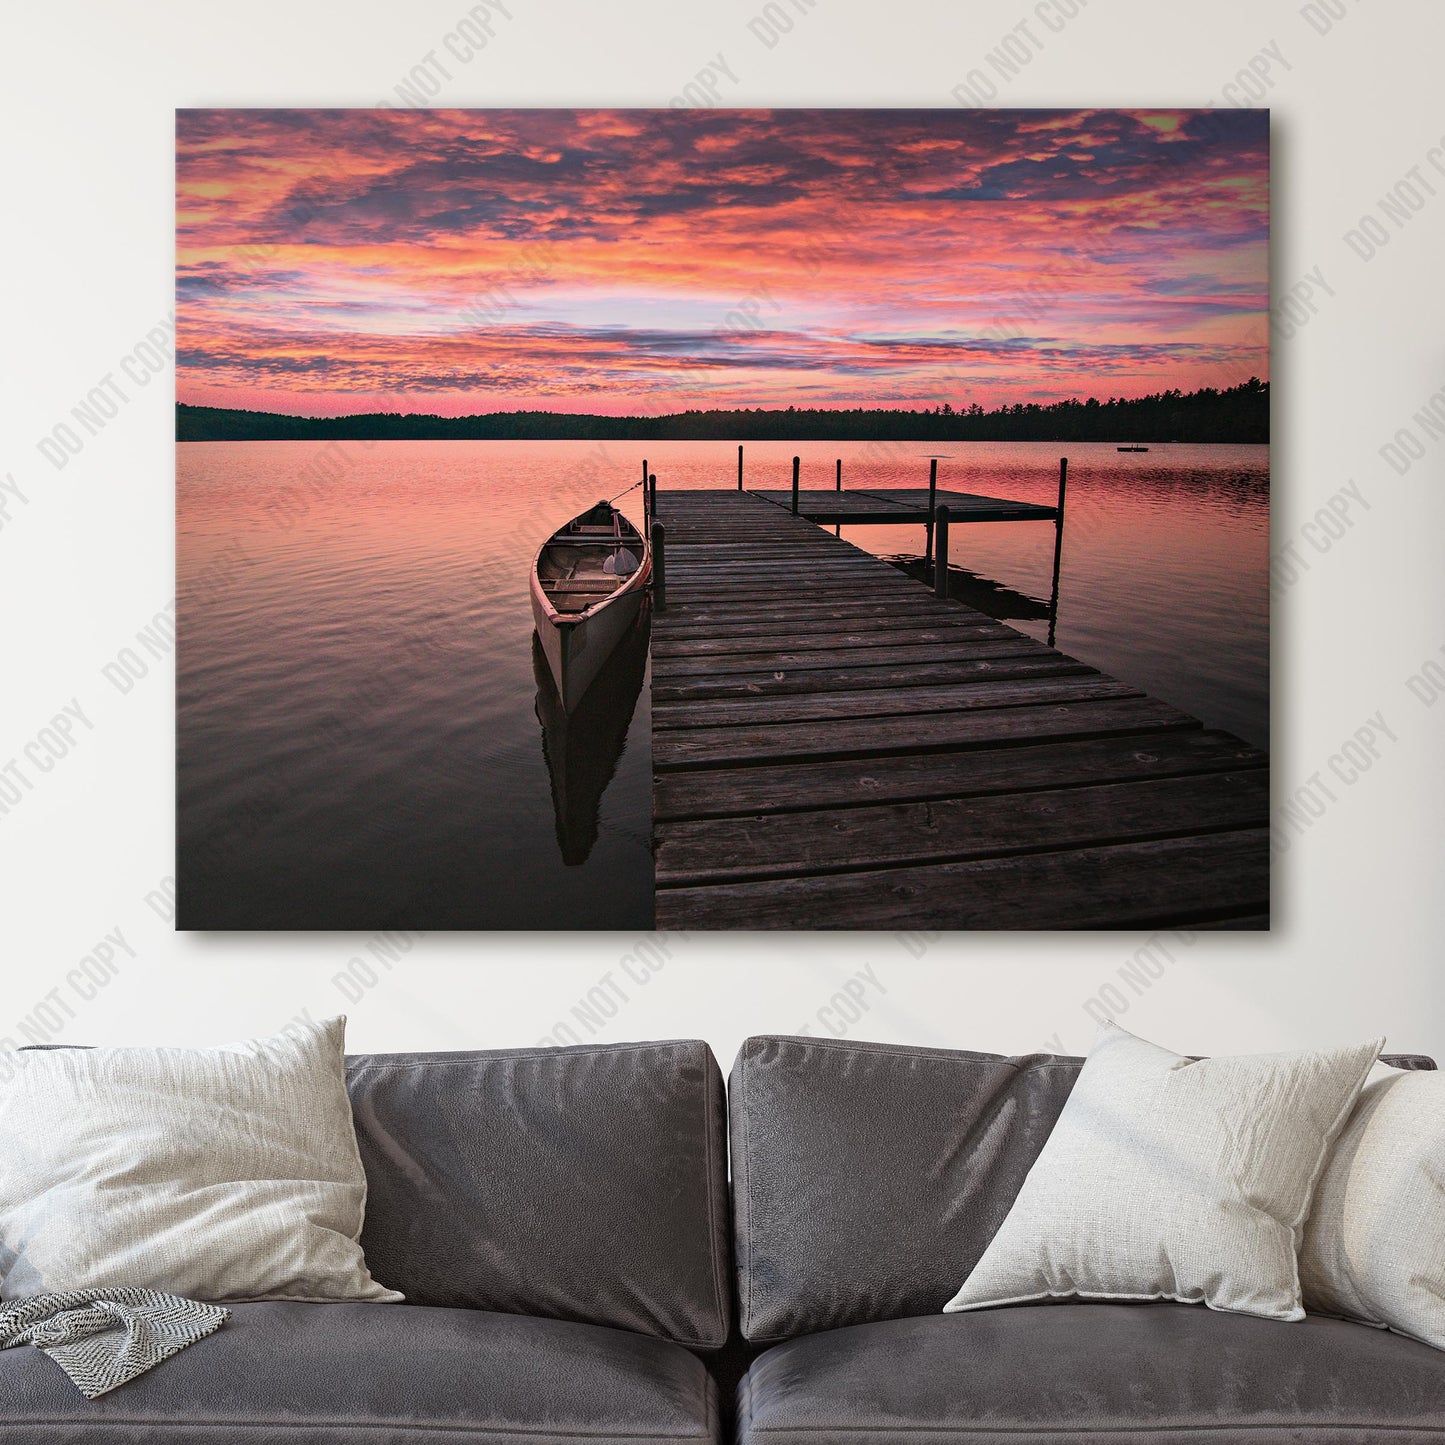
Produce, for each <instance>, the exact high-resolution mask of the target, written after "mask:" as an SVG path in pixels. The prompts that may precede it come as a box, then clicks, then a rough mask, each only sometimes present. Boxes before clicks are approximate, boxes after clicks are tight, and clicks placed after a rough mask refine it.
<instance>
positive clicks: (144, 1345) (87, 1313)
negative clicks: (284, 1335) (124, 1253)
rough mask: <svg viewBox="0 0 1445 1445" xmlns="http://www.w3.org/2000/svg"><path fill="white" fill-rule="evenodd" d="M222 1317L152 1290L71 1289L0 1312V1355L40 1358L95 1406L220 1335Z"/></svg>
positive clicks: (214, 1308)
mask: <svg viewBox="0 0 1445 1445" xmlns="http://www.w3.org/2000/svg"><path fill="white" fill-rule="evenodd" d="M230 1317H231V1312H230V1310H226V1309H222V1308H221V1307H220V1306H219V1305H207V1304H201V1303H199V1302H198V1301H197V1300H191V1299H181V1298H180V1296H179V1295H173V1294H160V1293H158V1292H157V1291H156V1290H153V1289H78V1290H72V1291H70V1292H69V1293H65V1294H39V1295H34V1296H32V1297H31V1298H30V1299H18V1300H9V1301H7V1302H6V1303H5V1304H3V1305H0V1350H8V1349H9V1348H10V1347H11V1346H12V1345H34V1346H35V1347H36V1348H37V1349H41V1350H44V1351H45V1353H46V1354H47V1355H49V1356H50V1358H51V1359H52V1360H54V1361H55V1363H56V1364H57V1365H59V1366H60V1368H61V1369H62V1370H64V1371H65V1373H66V1374H67V1375H69V1376H70V1378H71V1379H72V1380H73V1381H74V1382H75V1384H76V1386H77V1388H78V1389H79V1390H80V1393H81V1394H82V1395H84V1396H86V1398H87V1399H91V1400H93V1399H95V1397H96V1396H97V1395H103V1394H105V1392H106V1391H107V1390H113V1389H115V1387H116V1386H117V1385H123V1384H125V1382H126V1381H127V1380H133V1379H135V1377H136V1376H137V1375H143V1374H144V1373H145V1372H146V1371H147V1370H148V1369H150V1368H151V1366H152V1365H158V1364H160V1362H161V1361H162V1360H165V1359H169V1358H170V1356H172V1355H174V1354H175V1353H176V1352H177V1351H178V1350H183V1349H185V1347H186V1346H187V1345H190V1344H194V1343H195V1342H196V1341H197V1340H201V1339H204V1338H205V1337H206V1336H207V1335H209V1334H212V1333H214V1332H215V1331H216V1330H218V1329H220V1328H221V1326H222V1325H223V1324H225V1322H226V1321H227V1320H228V1319H230Z"/></svg>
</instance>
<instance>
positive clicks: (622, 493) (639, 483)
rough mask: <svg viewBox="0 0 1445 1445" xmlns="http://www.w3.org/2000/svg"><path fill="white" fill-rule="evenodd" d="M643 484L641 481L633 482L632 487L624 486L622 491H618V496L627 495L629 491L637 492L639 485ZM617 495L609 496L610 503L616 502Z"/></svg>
mask: <svg viewBox="0 0 1445 1445" xmlns="http://www.w3.org/2000/svg"><path fill="white" fill-rule="evenodd" d="M641 485H642V483H641V482H633V484H632V485H631V486H630V487H623V489H622V490H621V491H620V492H618V494H617V497H625V496H626V495H627V494H628V492H635V491H636V490H637V489H638V487H640V486H641ZM617 497H608V499H607V500H608V502H609V503H611V502H615V501H616V500H617Z"/></svg>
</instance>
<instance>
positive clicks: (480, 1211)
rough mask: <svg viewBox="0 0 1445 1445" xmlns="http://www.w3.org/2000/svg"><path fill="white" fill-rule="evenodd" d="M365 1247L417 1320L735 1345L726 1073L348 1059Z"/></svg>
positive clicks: (548, 1057)
mask: <svg viewBox="0 0 1445 1445" xmlns="http://www.w3.org/2000/svg"><path fill="white" fill-rule="evenodd" d="M347 1076H348V1086H349V1089H350V1093H351V1106H352V1113H353V1115H354V1118H355V1121H356V1135H357V1142H358V1144H359V1146H360V1149H361V1157H362V1162H363V1164H364V1165H365V1167H366V1176H367V1186H368V1198H367V1206H366V1225H365V1228H364V1230H363V1233H362V1241H361V1242H362V1247H363V1248H364V1250H365V1251H366V1259H367V1263H368V1265H369V1267H370V1268H371V1270H372V1272H373V1274H374V1275H375V1277H376V1278H377V1279H378V1280H380V1281H383V1282H384V1283H386V1284H387V1285H389V1286H391V1287H392V1288H393V1289H399V1290H401V1291H402V1292H403V1293H404V1294H405V1295H406V1297H407V1299H408V1301H409V1302H410V1303H412V1304H420V1305H449V1306H457V1307H468V1308H473V1309H483V1310H499V1311H503V1312H507V1313H513V1314H527V1315H540V1316H545V1317H549V1318H554V1319H567V1320H583V1321H587V1322H589V1323H594V1324H602V1325H612V1326H615V1327H617V1328H619V1329H625V1330H633V1331H636V1332H638V1333H641V1334H647V1335H654V1336H657V1337H660V1338H662V1339H668V1340H673V1341H676V1342H677V1343H679V1344H684V1345H692V1346H696V1347H700V1348H710V1347H713V1346H717V1345H721V1344H722V1343H723V1342H724V1341H725V1340H726V1338H727V1334H728V1326H729V1316H730V1302H729V1296H730V1291H729V1287H728V1265H729V1259H728V1228H727V1194H726V1189H727V1183H726V1171H727V1161H726V1157H725V1154H724V1143H723V1140H724V1135H725V1112H724V1109H725V1106H724V1099H723V1085H722V1075H721V1072H720V1071H719V1069H718V1066H717V1061H716V1060H715V1059H714V1058H713V1055H712V1052H711V1050H710V1049H709V1048H708V1046H707V1045H706V1044H705V1043H700V1042H676V1043H657V1044H615V1045H606V1046H598V1047H596V1048H592V1047H583V1048H563V1049H552V1048H537V1049H509V1050H496V1051H486V1052H467V1053H429V1054H370V1055H359V1056H354V1057H352V1058H350V1059H348V1060H347Z"/></svg>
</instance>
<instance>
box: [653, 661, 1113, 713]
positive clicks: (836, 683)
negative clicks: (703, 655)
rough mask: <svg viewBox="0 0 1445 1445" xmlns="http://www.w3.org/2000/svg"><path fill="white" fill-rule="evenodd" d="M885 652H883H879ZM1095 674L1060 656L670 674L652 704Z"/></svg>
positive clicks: (656, 688)
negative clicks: (776, 670) (775, 670)
mask: <svg viewBox="0 0 1445 1445" xmlns="http://www.w3.org/2000/svg"><path fill="white" fill-rule="evenodd" d="M883 650H884V649H882V648H880V649H879V652H880V653H881V652H882V651H883ZM900 651H903V652H906V651H908V649H906V648H903V649H900ZM815 655H816V654H815ZM845 655H846V654H845ZM857 655H858V656H862V657H866V656H867V655H868V654H867V652H866V651H863V652H860V653H859V654H857ZM1093 672H1094V669H1093V668H1092V667H1086V666H1085V665H1084V664H1083V663H1082V662H1075V661H1074V660H1073V659H1072V658H1069V657H1064V656H1062V655H1055V656H1050V655H1049V654H1048V652H1047V651H1043V652H1042V655H1040V656H1037V657H997V658H995V657H982V658H960V659H955V660H953V661H942V662H915V661H914V660H913V659H912V658H911V657H910V658H903V659H899V660H896V661H894V662H891V663H886V664H883V663H880V664H878V665H876V666H871V665H861V666H860V665H854V666H852V667H821V668H820V667H811V668H795V669H793V670H792V671H786V672H744V673H723V674H720V675H716V676H715V675H712V674H709V673H682V674H678V673H675V672H671V671H669V672H668V674H667V677H666V679H665V680H654V682H653V684H652V700H653V703H654V704H658V703H680V702H699V701H702V700H704V699H708V698H740V697H741V698H745V697H783V696H789V695H791V694H794V693H814V692H842V691H845V690H854V689H857V688H885V689H886V688H897V687H909V686H913V687H918V686H923V685H932V684H934V683H963V682H1004V681H1007V680H1009V679H1011V678H1023V677H1083V676H1087V675H1090V674H1092V673H1093Z"/></svg>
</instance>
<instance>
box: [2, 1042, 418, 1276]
mask: <svg viewBox="0 0 1445 1445" xmlns="http://www.w3.org/2000/svg"><path fill="white" fill-rule="evenodd" d="M345 1022H346V1021H345V1020H344V1019H340V1018H337V1019H328V1020H326V1021H325V1022H323V1023H321V1024H319V1025H316V1026H314V1027H305V1028H297V1029H295V1030H294V1031H291V1032H288V1033H286V1034H281V1035H278V1036H277V1037H275V1038H271V1039H259V1040H251V1041H248V1042H246V1043H240V1044H233V1045H230V1046H228V1047H225V1048H217V1049H169V1048H126V1049H54V1050H44V1051H35V1050H25V1051H22V1052H19V1053H15V1054H11V1055H10V1056H9V1058H8V1059H7V1061H6V1062H7V1064H8V1065H9V1068H10V1072H9V1078H8V1079H7V1080H6V1081H5V1082H4V1083H0V1298H3V1299H7V1300H11V1299H19V1298H22V1297H24V1296H28V1295H34V1294H41V1293H46V1292H48V1291H51V1290H77V1289H91V1288H112V1287H118V1286H122V1285H134V1286H137V1287H140V1288H145V1289H156V1290H163V1291H166V1292H168V1293H171V1294H179V1295H189V1296H191V1297H193V1298H196V1299H203V1300H246V1299H296V1300H399V1299H400V1298H401V1296H400V1295H399V1294H397V1293H396V1292H395V1291H393V1290H388V1289H386V1288H384V1287H383V1286H381V1285H379V1284H377V1283H376V1282H375V1281H374V1280H373V1279H372V1278H371V1275H370V1274H369V1273H368V1272H367V1269H366V1261H365V1260H364V1259H363V1258H362V1253H361V1246H360V1245H359V1244H358V1243H357V1240H358V1238H359V1237H360V1235H361V1222H362V1215H363V1212H364V1210H365V1207H366V1175H365V1173H364V1172H363V1171H362V1167H361V1156H360V1154H359V1153H358V1151H357V1147H356V1130H355V1127H354V1125H353V1124H352V1120H351V1103H350V1100H349V1099H348V1098H347V1094H346V1074H345V1069H344V1065H343V1061H342V1050H343V1040H344V1036H345Z"/></svg>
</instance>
